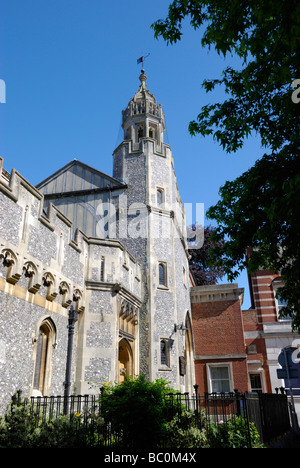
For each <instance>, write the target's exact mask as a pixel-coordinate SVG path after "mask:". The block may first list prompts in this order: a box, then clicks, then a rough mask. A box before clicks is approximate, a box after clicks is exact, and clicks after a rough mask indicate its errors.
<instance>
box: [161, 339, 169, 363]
mask: <svg viewBox="0 0 300 468" xmlns="http://www.w3.org/2000/svg"><path fill="white" fill-rule="evenodd" d="M160 364H161V365H162V366H169V365H170V356H169V341H168V340H167V339H162V340H160Z"/></svg>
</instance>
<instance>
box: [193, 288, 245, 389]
mask: <svg viewBox="0 0 300 468" xmlns="http://www.w3.org/2000/svg"><path fill="white" fill-rule="evenodd" d="M241 294H242V290H241V289H240V288H238V287H237V285H236V284H234V285H231V284H230V285H216V286H199V287H196V288H192V317H193V331H194V342H195V357H196V360H195V374H196V383H197V384H198V385H199V392H200V393H203V392H205V391H209V385H208V376H207V367H208V366H209V365H210V364H214V363H220V364H223V363H227V364H229V365H230V368H231V371H232V385H233V388H237V389H238V390H239V391H241V392H244V391H248V390H249V385H248V373H247V363H246V349H245V341H244V331H243V320H242V312H241Z"/></svg>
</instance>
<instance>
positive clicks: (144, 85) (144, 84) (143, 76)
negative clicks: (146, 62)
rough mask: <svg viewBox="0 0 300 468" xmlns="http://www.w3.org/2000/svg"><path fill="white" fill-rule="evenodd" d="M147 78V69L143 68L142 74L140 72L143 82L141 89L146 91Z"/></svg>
mask: <svg viewBox="0 0 300 468" xmlns="http://www.w3.org/2000/svg"><path fill="white" fill-rule="evenodd" d="M146 80H147V77H146V75H145V70H144V69H143V68H142V70H141V74H140V82H141V89H142V90H144V91H145V90H146Z"/></svg>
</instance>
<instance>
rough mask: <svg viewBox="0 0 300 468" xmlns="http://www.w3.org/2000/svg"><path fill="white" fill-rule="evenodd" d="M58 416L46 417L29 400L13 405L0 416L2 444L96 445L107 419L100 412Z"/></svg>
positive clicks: (19, 445)
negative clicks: (50, 418)
mask: <svg viewBox="0 0 300 468" xmlns="http://www.w3.org/2000/svg"><path fill="white" fill-rule="evenodd" d="M83 418H85V419H86V418H87V415H85V416H83V415H81V414H74V415H72V416H69V415H68V416H63V415H62V416H57V417H56V418H54V419H52V420H49V421H43V420H42V417H39V415H38V414H37V415H36V414H35V415H33V414H32V413H31V406H30V404H26V403H24V402H22V404H21V405H19V406H17V405H13V406H12V407H11V409H10V410H9V411H8V412H7V414H6V415H5V417H4V416H1V417H0V448H84V447H93V446H97V444H98V442H99V439H101V431H102V428H103V424H104V421H103V419H102V418H99V415H95V414H89V415H88V420H87V421H88V422H87V423H86V421H84V420H83Z"/></svg>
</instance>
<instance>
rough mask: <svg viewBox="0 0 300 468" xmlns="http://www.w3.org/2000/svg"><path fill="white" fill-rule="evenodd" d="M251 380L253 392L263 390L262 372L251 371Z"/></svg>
mask: <svg viewBox="0 0 300 468" xmlns="http://www.w3.org/2000/svg"><path fill="white" fill-rule="evenodd" d="M249 381H250V390H251V392H256V393H262V392H263V380H262V374H261V372H250V373H249Z"/></svg>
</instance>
